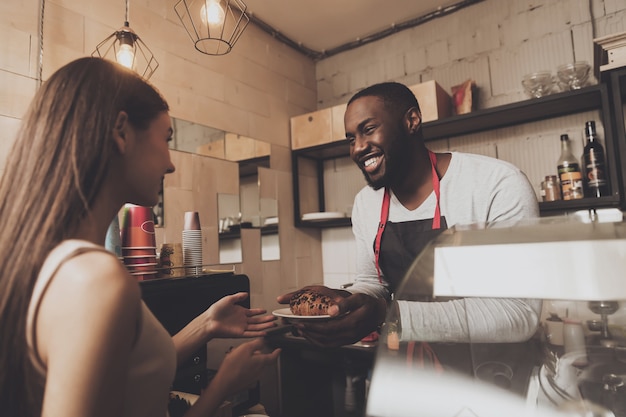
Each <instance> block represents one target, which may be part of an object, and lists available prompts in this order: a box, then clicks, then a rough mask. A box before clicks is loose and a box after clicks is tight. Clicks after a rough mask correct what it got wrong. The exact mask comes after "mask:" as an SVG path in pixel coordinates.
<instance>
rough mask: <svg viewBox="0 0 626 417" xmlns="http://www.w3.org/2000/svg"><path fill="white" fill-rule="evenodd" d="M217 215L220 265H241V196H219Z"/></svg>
mask: <svg viewBox="0 0 626 417" xmlns="http://www.w3.org/2000/svg"><path fill="white" fill-rule="evenodd" d="M217 213H218V217H219V224H218V232H219V245H220V246H219V262H220V264H231V263H241V262H242V261H243V253H242V247H241V229H240V227H241V219H242V215H241V208H240V204H239V195H234V194H218V195H217Z"/></svg>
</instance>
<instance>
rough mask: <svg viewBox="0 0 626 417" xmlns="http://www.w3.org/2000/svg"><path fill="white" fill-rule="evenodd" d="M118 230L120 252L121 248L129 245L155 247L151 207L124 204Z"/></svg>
mask: <svg viewBox="0 0 626 417" xmlns="http://www.w3.org/2000/svg"><path fill="white" fill-rule="evenodd" d="M120 232H121V238H122V253H123V252H124V249H123V248H129V247H141V248H146V247H151V248H156V237H155V234H154V214H153V212H152V208H151V207H144V206H135V205H133V204H126V205H125V206H124V210H123V212H122V225H121V230H120Z"/></svg>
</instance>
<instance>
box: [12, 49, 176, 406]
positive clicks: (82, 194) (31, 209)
mask: <svg viewBox="0 0 626 417" xmlns="http://www.w3.org/2000/svg"><path fill="white" fill-rule="evenodd" d="M167 110H169V108H168V105H167V103H166V101H165V100H164V99H163V98H162V97H161V95H160V94H159V93H158V92H157V91H156V89H155V88H154V87H152V86H151V85H149V84H148V83H147V82H146V81H145V80H143V79H142V78H141V77H140V76H139V75H137V74H135V73H134V72H132V71H130V70H127V69H126V68H123V67H122V66H120V65H117V64H116V63H113V62H111V61H106V60H104V59H101V58H81V59H77V60H75V61H73V62H71V63H69V64H67V65H65V66H64V67H62V68H60V69H59V70H58V71H56V72H55V73H54V74H53V75H52V76H51V77H50V79H49V80H47V81H46V82H45V83H44V84H43V85H42V86H41V88H40V89H39V90H38V91H37V93H36V94H35V97H34V99H33V101H32V103H31V105H30V107H29V109H28V111H27V113H26V115H25V117H24V119H23V121H22V126H21V128H20V130H19V132H18V135H17V138H16V141H15V143H14V145H13V148H12V150H11V152H10V154H9V157H8V160H7V164H6V168H5V171H4V175H3V176H2V179H1V180H0V231H1V233H0V253H3V254H4V262H3V266H2V273H1V274H0V332H1V333H0V410H2V414H3V415H7V416H19V417H24V416H32V415H39V414H40V412H41V402H42V393H43V389H42V387H43V383H44V381H42V378H41V377H40V376H38V375H37V374H36V372H35V371H34V369H33V367H32V364H31V361H30V359H29V356H28V349H27V345H26V313H27V309H28V304H29V302H30V298H31V295H32V291H33V287H34V284H35V281H36V279H37V275H38V273H39V270H40V269H41V266H42V265H43V262H44V260H45V258H46V256H47V255H48V253H49V252H50V251H51V250H52V249H53V248H54V247H55V246H56V245H58V244H59V243H60V242H61V241H63V240H64V239H67V238H70V237H72V236H73V235H74V233H75V232H76V229H77V226H78V224H79V221H80V220H81V219H83V218H85V216H87V215H89V214H88V213H89V209H90V206H91V204H92V203H93V201H94V199H95V197H96V196H97V194H98V192H99V191H100V187H101V186H102V183H103V180H104V178H105V177H106V175H107V172H108V168H109V163H110V160H111V156H112V155H113V152H114V146H113V128H114V124H115V120H116V117H117V115H118V114H119V112H120V111H125V112H126V113H128V116H129V120H130V123H132V124H133V125H134V126H135V127H136V128H138V129H145V128H147V127H148V124H149V123H150V121H151V120H153V119H154V118H156V116H158V114H159V113H161V112H163V111H167ZM59 337H63V336H62V335H59ZM71 395H72V394H71V393H68V397H71ZM5 413H7V414H5Z"/></svg>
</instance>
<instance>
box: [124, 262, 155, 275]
mask: <svg viewBox="0 0 626 417" xmlns="http://www.w3.org/2000/svg"><path fill="white" fill-rule="evenodd" d="M126 268H127V269H128V271H129V272H130V273H131V274H132V273H134V272H145V273H151V274H156V272H157V270H156V268H157V264H156V263H154V264H136V265H126Z"/></svg>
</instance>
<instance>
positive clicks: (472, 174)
mask: <svg viewBox="0 0 626 417" xmlns="http://www.w3.org/2000/svg"><path fill="white" fill-rule="evenodd" d="M440 190H441V191H440V193H441V194H440V207H441V216H442V217H445V219H446V223H447V225H448V227H452V226H460V225H468V224H475V223H492V222H498V221H504V220H517V219H524V218H532V217H538V216H539V209H538V205H537V199H536V196H535V193H534V191H533V189H532V186H531V185H530V183H529V181H528V179H527V178H526V175H525V174H524V173H523V172H522V171H520V170H519V169H518V168H517V167H515V166H514V165H512V164H510V163H508V162H505V161H501V160H498V159H494V158H490V157H486V156H482V155H473V154H466V153H460V152H452V158H451V160H450V165H449V166H448V170H447V171H446V173H445V175H444V176H443V178H442V179H441V183H440ZM383 194H384V189H380V190H374V189H372V188H371V187H369V186H366V187H364V188H363V189H362V190H361V191H360V192H359V193H358V194H357V196H356V198H355V200H354V206H353V211H352V224H353V226H352V229H353V233H354V236H355V238H356V247H357V277H356V280H355V283H354V285H353V286H352V287H350V291H351V292H360V293H365V294H368V295H371V296H374V297H384V298H387V299H389V297H390V292H389V286H388V283H387V282H386V281H385V279H384V276H383V277H381V278H382V282H381V281H380V280H379V278H378V273H377V270H376V261H375V257H374V251H373V242H374V239H375V237H376V231H377V228H378V223H379V220H380V208H381V205H382V200H383ZM435 204H436V197H435V194H434V192H433V193H431V195H430V196H429V197H428V198H427V199H426V201H424V203H422V204H421V205H420V206H419V207H418V208H417V209H415V210H408V209H406V207H404V206H403V205H402V204H401V203H400V201H398V199H397V198H396V197H395V195H393V193H392V195H391V202H390V208H389V217H388V221H390V222H394V223H400V222H406V221H413V220H422V219H431V218H432V217H433V213H434V211H435ZM503 279H506V277H505V276H504V277H503ZM398 308H399V312H400V322H401V325H402V339H403V340H420V341H430V342H434V341H439V342H470V341H471V342H475V343H478V342H519V341H524V340H527V339H528V338H530V337H531V336H532V335H533V334H534V333H535V330H536V328H537V325H538V322H539V315H540V313H541V301H540V300H528V299H483V298H465V299H459V300H453V301H446V302H413V301H398Z"/></svg>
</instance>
